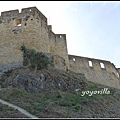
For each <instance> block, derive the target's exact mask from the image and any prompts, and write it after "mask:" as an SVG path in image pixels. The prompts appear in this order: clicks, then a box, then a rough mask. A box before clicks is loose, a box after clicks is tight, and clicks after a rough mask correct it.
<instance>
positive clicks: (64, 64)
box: [0, 7, 120, 89]
mask: <svg viewBox="0 0 120 120" xmlns="http://www.w3.org/2000/svg"><path fill="white" fill-rule="evenodd" d="M22 44H25V46H26V47H27V48H33V49H35V50H37V51H40V52H45V53H50V54H52V55H53V56H54V67H56V68H58V69H64V70H67V69H68V70H72V71H75V72H78V73H83V74H85V76H86V78H87V79H88V80H89V81H92V82H96V83H99V84H103V85H108V86H111V87H115V88H119V89H120V78H119V75H120V74H119V73H120V68H118V69H117V68H115V66H114V64H112V63H111V62H110V61H105V60H98V59H92V58H87V57H81V56H74V55H68V51H67V40H66V34H55V33H54V32H53V31H52V26H51V25H48V24H47V18H46V17H45V16H44V15H43V14H42V13H41V12H40V11H39V10H38V9H37V8H36V7H29V8H23V9H22V10H21V13H19V10H11V11H5V12H2V13H1V16H0V65H4V64H12V63H17V62H18V63H19V62H21V61H23V60H22V59H23V57H22V52H21V51H20V47H21V45H22ZM89 63H90V64H89ZM100 64H102V65H103V66H100Z"/></svg>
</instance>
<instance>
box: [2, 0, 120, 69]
mask: <svg viewBox="0 0 120 120" xmlns="http://www.w3.org/2000/svg"><path fill="white" fill-rule="evenodd" d="M34 6H36V7H37V8H38V9H39V10H40V11H41V12H42V13H43V14H44V15H45V16H46V17H47V18H48V24H51V25H52V29H53V32H54V33H56V34H60V33H61V34H66V36H67V47H68V53H69V54H72V55H77V56H83V57H90V58H96V59H102V60H108V61H111V62H112V63H114V65H115V66H116V67H118V68H120V47H119V46H120V2H119V1H117V2H114V1H112V2H110V1H107V2H98V1H96V2H93V1H83V2H80V1H78V2H77V1H76V2H73V1H69V2H67V1H66V2H63V1H62V2H60V1H56V2H52V1H50V2H48V1H45V2H44V1H15V2H13V1H10V2H9V1H0V12H2V11H8V10H14V9H19V11H21V9H22V8H27V7H34Z"/></svg>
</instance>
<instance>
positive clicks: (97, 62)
mask: <svg viewBox="0 0 120 120" xmlns="http://www.w3.org/2000/svg"><path fill="white" fill-rule="evenodd" d="M68 57H69V60H70V61H73V62H74V63H75V64H79V65H80V64H84V67H85V68H91V69H93V70H97V71H102V70H105V71H107V72H108V73H113V74H115V75H116V77H118V78H119V75H120V72H119V71H120V70H118V69H117V68H116V67H115V65H114V64H113V63H111V62H110V61H107V60H101V59H95V58H88V57H82V56H75V55H68ZM80 66H82V65H80ZM80 66H78V67H80Z"/></svg>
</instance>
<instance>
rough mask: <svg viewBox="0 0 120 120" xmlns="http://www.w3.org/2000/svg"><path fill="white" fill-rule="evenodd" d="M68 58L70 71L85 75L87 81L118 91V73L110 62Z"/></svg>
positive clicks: (85, 58) (119, 82) (78, 57)
mask: <svg viewBox="0 0 120 120" xmlns="http://www.w3.org/2000/svg"><path fill="white" fill-rule="evenodd" d="M68 56H69V63H70V70H72V71H74V72H77V73H83V74H85V76H86V78H87V80H88V81H92V82H95V83H99V84H102V85H107V86H110V87H114V88H118V89H120V78H119V71H118V69H117V68H115V66H114V65H113V64H112V63H111V62H110V61H105V60H98V59H93V58H87V57H81V56H74V55H68Z"/></svg>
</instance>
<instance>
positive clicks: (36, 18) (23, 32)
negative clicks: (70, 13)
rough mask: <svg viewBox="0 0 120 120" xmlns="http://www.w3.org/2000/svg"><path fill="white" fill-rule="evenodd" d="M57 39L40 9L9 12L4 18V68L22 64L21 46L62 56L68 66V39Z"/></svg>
mask: <svg viewBox="0 0 120 120" xmlns="http://www.w3.org/2000/svg"><path fill="white" fill-rule="evenodd" d="M62 36H63V37H64V39H63V38H56V34H54V33H53V32H52V26H51V25H47V18H46V17H45V16H44V15H43V14H42V13H41V12H40V11H39V10H38V9H37V8H36V7H29V8H23V9H22V11H21V13H19V11H18V10H11V11H5V12H2V13H1V16H0V65H1V64H8V63H15V62H19V61H22V52H21V51H20V47H21V45H22V44H25V45H26V47H27V48H33V49H35V50H37V51H41V52H45V53H51V54H53V55H59V56H60V57H63V58H64V59H65V62H66V65H67V66H68V65H69V64H68V52H67V44H66V37H65V35H62ZM56 40H57V41H56Z"/></svg>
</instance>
